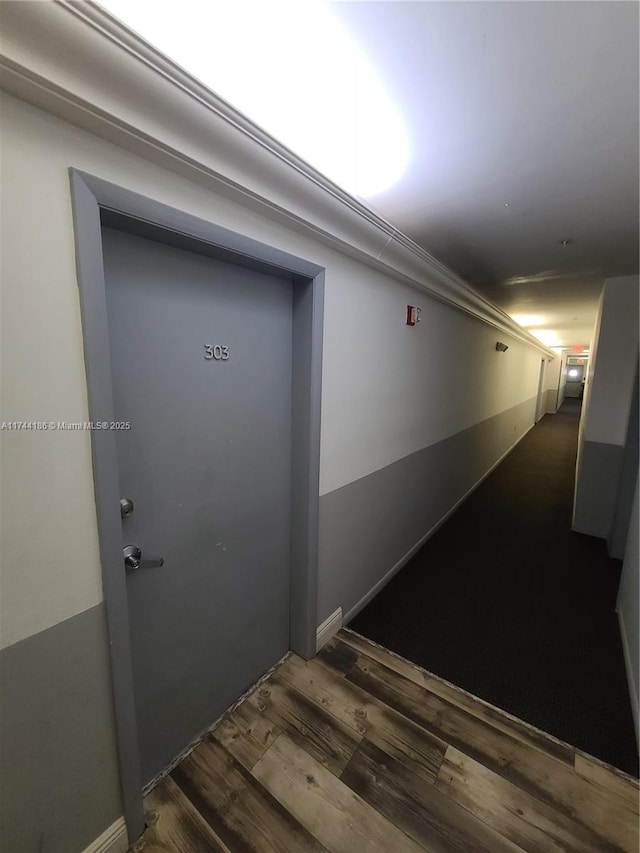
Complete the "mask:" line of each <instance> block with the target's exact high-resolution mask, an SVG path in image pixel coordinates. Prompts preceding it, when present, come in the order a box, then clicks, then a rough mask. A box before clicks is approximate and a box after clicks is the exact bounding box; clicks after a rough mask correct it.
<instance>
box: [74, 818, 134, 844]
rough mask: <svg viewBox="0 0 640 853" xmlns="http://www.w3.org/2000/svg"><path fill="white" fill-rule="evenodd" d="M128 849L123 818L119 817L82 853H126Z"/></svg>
mask: <svg viewBox="0 0 640 853" xmlns="http://www.w3.org/2000/svg"><path fill="white" fill-rule="evenodd" d="M128 849H129V842H128V840H127V828H126V826H125V823H124V818H123V817H119V818H118V820H116V821H114V823H112V824H111V826H110V827H109V828H108V829H105V831H104V832H103V833H102V835H101V836H100V837H99V838H96V840H95V841H92V842H91V844H90V845H89V846H88V847H87V848H85V850H84V851H83V853H126V851H127V850H128Z"/></svg>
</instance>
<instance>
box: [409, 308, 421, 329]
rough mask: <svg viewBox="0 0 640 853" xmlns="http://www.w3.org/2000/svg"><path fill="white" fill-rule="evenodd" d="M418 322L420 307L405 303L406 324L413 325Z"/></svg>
mask: <svg viewBox="0 0 640 853" xmlns="http://www.w3.org/2000/svg"><path fill="white" fill-rule="evenodd" d="M419 322H420V309H419V308H416V307H415V305H407V326H415V325H416V323H419Z"/></svg>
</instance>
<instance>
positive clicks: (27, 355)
mask: <svg viewBox="0 0 640 853" xmlns="http://www.w3.org/2000/svg"><path fill="white" fill-rule="evenodd" d="M2 118H3V146H2V158H3V159H2V171H3V179H4V187H3V205H4V211H3V214H4V215H3V217H2V218H3V228H4V232H3V238H2V248H3V252H2V283H3V300H4V301H3V314H2V322H3V347H4V357H3V359H2V368H3V377H2V379H3V398H4V402H3V414H2V418H3V420H27V421H28V420H34V421H42V420H46V421H48V420H68V421H83V420H87V419H88V409H87V394H86V384H85V383H86V380H85V373H84V363H83V351H82V328H81V322H80V311H79V303H78V288H77V284H76V274H75V260H74V243H73V233H72V225H71V207H70V195H69V178H68V169H69V167H70V166H74V167H76V168H79V169H82V170H85V171H88V172H90V173H93V174H96V175H99V176H100V177H102V178H105V179H107V180H111V181H113V182H115V183H118V184H120V185H124V186H126V187H127V188H129V189H131V190H134V191H136V192H140V193H143V194H146V195H148V196H150V197H153V198H155V199H158V200H160V201H162V202H165V203H167V204H170V205H173V206H174V207H178V208H180V209H183V210H185V211H188V212H189V213H192V214H194V215H196V216H201V217H203V218H206V219H210V220H212V221H214V222H216V223H217V224H220V225H223V226H225V227H228V228H231V229H233V230H235V231H239V232H242V233H243V234H245V235H247V236H249V237H252V238H255V239H258V240H261V241H264V242H268V243H270V244H272V245H274V246H276V247H278V248H281V249H284V250H287V251H289V252H292V253H295V254H298V255H301V256H303V257H305V258H307V259H309V260H310V261H313V262H315V263H318V264H321V265H323V266H326V268H327V275H326V307H325V347H324V353H325V354H324V368H323V369H324V376H323V398H322V404H323V411H322V458H321V492H322V493H325V492H328V491H330V490H332V489H335V488H337V487H339V486H340V485H343V484H344V483H347V482H350V481H351V480H353V479H355V478H358V477H362V476H364V475H366V474H367V473H370V472H371V471H374V470H376V469H378V468H380V467H382V466H384V465H386V464H388V463H389V462H391V461H394V460H395V459H398V458H400V457H402V456H404V455H407V454H408V453H411V452H413V451H414V450H416V449H419V448H421V447H425V446H428V445H429V444H432V443H435V442H437V441H439V440H441V439H442V438H445V437H447V436H449V435H451V434H453V433H455V432H457V431H459V430H462V429H464V428H466V427H468V426H471V425H473V424H474V423H477V422H479V421H481V420H484V419H485V418H488V417H490V416H491V415H492V414H496V413H497V412H499V411H501V410H503V409H506V408H509V407H511V406H514V405H516V404H518V403H519V402H522V401H524V400H526V399H528V398H531V397H532V396H534V395H535V393H536V383H537V365H538V364H539V360H540V355H539V353H538V352H536V351H535V350H533V349H529V348H528V347H526V346H524V345H522V344H518V346H515V345H514V346H513V347H512V349H510V350H509V352H508V353H506V354H504V355H501V354H498V353H495V351H491V347H488V349H487V353H486V355H482V354H481V353H480V351H479V350H480V349H481V347H480V348H479V346H478V343H477V341H478V340H480V339H484V340H486V342H487V343H488V344H490V343H491V341H492V339H493V338H495V336H496V335H495V330H493V329H491V327H489V326H487V325H485V324H483V323H481V322H480V321H477V320H471V319H470V318H468V317H467V316H466V315H464V314H462V313H460V312H458V311H457V310H455V309H453V308H450V307H447V306H445V305H443V304H441V303H439V302H437V301H435V300H432V299H430V298H428V297H426V296H424V295H423V294H420V293H418V292H417V291H416V290H414V289H412V288H410V287H408V286H406V285H404V284H400V283H398V282H395V281H392V280H390V279H389V278H388V277H386V276H384V275H383V274H381V273H380V272H378V271H376V270H373V269H371V268H368V267H365V266H364V265H362V264H360V263H358V262H356V261H354V260H353V259H351V258H348V257H346V256H344V255H342V254H340V253H338V252H336V251H334V250H332V249H330V248H328V247H327V246H324V245H321V244H319V243H317V242H315V241H314V240H312V239H310V238H309V237H307V236H305V235H303V234H300V233H297V232H296V231H293V230H291V229H287V228H285V227H283V226H282V225H281V224H279V223H278V222H275V221H272V220H270V219H267V218H265V217H263V216H261V215H259V214H258V213H256V212H254V211H252V210H249V209H247V208H245V207H241V206H239V205H238V204H237V203H235V202H233V201H230V200H228V199H225V198H222V197H220V196H214V195H213V194H212V193H210V192H208V191H207V190H205V189H203V188H201V187H199V186H197V185H196V184H194V183H191V182H189V181H187V180H185V179H183V178H181V177H179V176H177V175H175V174H173V173H170V172H168V171H166V170H164V169H162V168H160V167H158V166H155V165H154V164H152V163H149V162H146V161H144V160H143V159H141V158H138V157H135V156H134V155H132V154H130V153H127V152H125V151H123V150H121V149H119V148H117V147H115V146H113V145H111V144H109V143H107V142H105V141H102V140H100V139H98V138H97V137H94V136H92V135H90V134H88V133H86V132H83V131H80V130H79V129H78V128H75V127H72V126H71V125H69V124H67V123H66V122H63V121H61V120H59V119H56V118H53V117H52V116H50V115H48V114H46V113H44V112H42V111H40V110H37V109H35V108H33V107H31V106H28V105H26V104H24V103H23V102H21V101H18V100H16V99H13V98H11V97H8V96H4V98H3V101H2ZM409 301H410V302H411V303H412V304H419V305H421V306H422V308H423V318H424V319H423V322H422V323H421V324H420V325H419V326H417V327H415V328H414V329H409V328H408V327H406V326H405V325H404V310H405V305H406V303H407V302H409ZM469 323H472V324H473V325H474V326H477V328H478V334H479V335H480V338H478V339H476V343H474V345H473V347H471V348H469V349H466V348H465V341H464V339H463V338H461V336H464V335H465V329H466V328H467V327H468V324H469ZM466 337H467V339H469V336H468V335H467V336H466ZM470 356H471V357H470ZM474 360H475V361H476V364H477V366H476V367H475V368H471V367H470V365H471V364H473V363H474ZM452 389H455V391H452ZM2 443H3V462H4V470H3V478H2V489H3V492H2V495H3V508H4V522H5V523H4V530H3V552H4V574H3V596H2V611H1V625H2V645H3V646H6V645H9V644H11V643H15V642H17V641H18V640H20V639H23V638H25V637H28V636H31V635H32V634H34V633H36V632H38V631H42V630H44V629H45V628H48V627H50V626H51V625H54V624H56V623H58V622H60V621H61V620H63V619H66V618H69V617H70V616H73V615H75V614H77V613H79V612H82V611H83V610H85V609H88V608H89V607H92V606H93V605H95V604H97V603H98V602H100V601H101V600H102V589H101V575H100V563H99V555H98V541H97V529H96V521H95V506H94V498H93V484H92V469H91V454H90V435H89V433H88V432H65V433H62V432H60V433H55V432H33V431H18V432H7V431H5V432H3V433H2ZM25 507H28V508H29V511H28V512H25V511H24V509H25ZM71 542H73V552H74V554H80V555H82V557H81V559H80V560H78V559H71V558H70V543H71Z"/></svg>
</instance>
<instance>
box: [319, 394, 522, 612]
mask: <svg viewBox="0 0 640 853" xmlns="http://www.w3.org/2000/svg"><path fill="white" fill-rule="evenodd" d="M535 410H536V398H535V397H534V398H531V399H530V400H527V401H526V402H524V403H521V404H520V405H518V406H515V407H514V408H512V409H508V410H507V411H505V412H502V413H501V414H499V415H496V416H494V417H492V418H488V419H487V420H485V421H482V422H481V423H479V424H476V425H475V426H472V427H470V428H469V429H466V430H463V431H462V432H459V433H457V434H456V435H453V436H451V437H450V438H447V439H445V440H443V441H440V442H438V443H437V444H433V445H431V446H430V447H426V448H424V449H423V450H420V451H418V452H417V453H413V454H411V455H410V456H406V457H404V458H403V459H400V460H398V461H397V462H394V463H392V464H391V465H388V466H386V467H385V468H382V469H381V470H379V471H374V472H373V473H372V474H369V475H368V476H366V477H362V478H361V479H359V480H356V481H355V482H353V483H349V484H348V485H346V486H343V487H342V488H340V489H336V490H335V491H333V492H329V493H328V494H326V495H323V496H322V497H321V498H320V546H319V564H320V568H319V589H318V622H321V621H322V620H324V619H325V618H326V617H327V616H328V615H329V614H330V613H332V612H333V611H334V610H335V609H336V607H338V606H341V607H342V609H343V613H344V614H345V615H347V614H350V615H354V612H353V611H354V608H356V607H357V606H358V605H359V604H360V603H362V602H363V599H364V598H365V597H366V596H367V595H368V594H369V593H370V592H371V591H372V590H373V589H374V587H376V585H378V584H379V583H380V582H381V581H382V580H383V578H385V577H386V576H388V575H389V574H390V573H391V572H392V570H393V569H394V567H396V566H397V564H398V562H399V561H401V560H402V559H403V558H404V557H405V556H406V555H407V553H408V552H409V551H410V550H411V549H412V548H413V547H414V546H415V545H416V544H417V543H418V542H419V541H420V540H421V539H422V538H423V537H424V536H425V535H426V534H427V533H428V532H429V531H430V530H432V528H434V527H435V525H437V524H438V522H439V521H441V519H442V518H443V517H444V516H445V515H446V514H447V513H448V512H449V511H450V510H451V509H452V508H453V507H454V506H455V505H456V504H457V503H458V502H459V501H460V499H461V498H462V497H464V495H465V494H466V493H467V492H468V491H469V490H470V489H472V488H473V487H474V486H475V485H476V484H477V483H478V481H479V480H480V479H481V478H482V477H483V476H484V474H486V473H487V471H488V470H489V469H490V468H491V467H492V466H493V465H494V464H495V463H496V461H497V460H498V459H500V457H501V456H502V455H503V454H504V453H506V452H507V451H508V450H509V449H510V448H511V447H512V446H513V444H514V443H515V442H516V441H517V440H518V439H519V438H521V437H522V436H523V435H524V433H525V432H526V431H527V430H528V429H529V428H530V427H531V426H532V425H533V422H534V416H535Z"/></svg>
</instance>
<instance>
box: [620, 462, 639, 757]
mask: <svg viewBox="0 0 640 853" xmlns="http://www.w3.org/2000/svg"><path fill="white" fill-rule="evenodd" d="M617 610H618V619H619V621H620V631H621V635H622V645H623V647H624V650H625V658H626V664H627V678H628V680H629V693H630V696H631V704H632V707H633V711H634V714H633V721H634V723H635V727H636V737H638V739H639V743H640V734H639V731H638V728H639V725H638V707H639V704H640V684H639V679H640V613H639V610H640V550H639V547H638V478H637V476H636V488H635V496H634V499H633V505H632V510H631V524H630V525H629V537H628V539H627V547H626V551H625V555H624V565H623V568H622V577H621V579H620V591H619V593H618V607H617Z"/></svg>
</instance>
